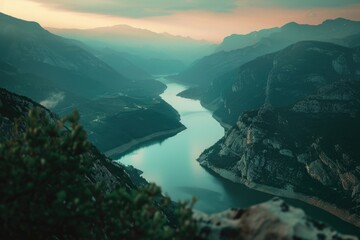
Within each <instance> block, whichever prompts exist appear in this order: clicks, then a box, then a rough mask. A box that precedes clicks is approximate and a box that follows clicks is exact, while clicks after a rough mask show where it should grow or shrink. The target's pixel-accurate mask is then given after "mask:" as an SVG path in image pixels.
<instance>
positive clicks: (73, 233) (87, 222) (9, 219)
mask: <svg viewBox="0 0 360 240" xmlns="http://www.w3.org/2000/svg"><path fill="white" fill-rule="evenodd" d="M78 118H79V117H78V115H77V114H74V115H73V116H71V117H67V118H64V119H62V120H61V121H58V122H52V121H50V120H49V119H47V118H46V117H44V116H42V115H41V114H40V113H39V111H36V110H33V111H31V112H30V113H29V117H28V118H27V119H25V120H23V121H19V123H18V124H17V126H16V127H15V129H14V134H13V138H12V139H10V140H5V141H1V142H0V191H1V192H0V217H1V219H0V221H1V226H0V238H1V239H186V238H187V239H192V238H194V236H195V230H196V225H195V223H194V221H193V220H192V218H191V209H190V208H188V207H187V204H185V203H183V204H179V206H178V208H177V209H176V210H175V213H177V214H176V216H177V221H178V223H177V226H176V227H170V226H169V225H168V219H167V217H166V216H165V215H164V214H163V212H162V211H161V210H159V209H160V208H159V205H160V203H159V202H163V203H164V204H165V205H166V204H168V203H169V200H168V199H167V198H162V197H159V196H161V195H160V194H161V191H160V188H159V187H157V186H156V185H154V184H150V185H149V186H147V187H146V188H143V189H134V190H130V191H129V190H125V189H122V188H121V186H119V187H118V188H117V189H116V190H115V191H112V192H111V193H106V191H105V190H104V188H103V186H102V185H101V183H97V184H92V183H91V182H90V181H89V180H88V179H87V177H86V176H87V175H89V174H90V172H91V166H92V164H93V163H92V162H91V160H89V159H87V158H86V157H85V154H84V153H86V151H88V150H89V146H90V145H89V143H88V141H87V137H86V133H85V131H84V130H83V129H82V128H81V127H80V126H79V125H78ZM64 126H68V129H69V130H65V129H66V128H65V127H64ZM160 200H161V201H160Z"/></svg>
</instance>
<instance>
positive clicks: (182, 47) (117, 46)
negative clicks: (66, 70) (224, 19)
mask: <svg viewBox="0 0 360 240" xmlns="http://www.w3.org/2000/svg"><path fill="white" fill-rule="evenodd" d="M48 30H49V31H51V32H53V33H55V34H58V35H61V36H64V37H68V38H74V39H77V40H80V41H82V42H85V43H86V44H88V45H90V46H92V47H94V48H98V49H99V48H100V49H101V48H104V47H108V48H111V49H114V50H116V51H119V52H127V53H131V54H135V55H138V56H140V57H142V58H146V59H163V60H168V59H172V60H180V61H181V62H184V63H185V64H188V63H190V62H192V61H193V60H194V59H197V58H200V57H202V56H204V55H207V54H209V53H211V52H212V51H213V49H214V44H213V43H210V42H207V41H199V40H194V39H191V38H189V37H181V36H174V35H171V34H168V33H155V32H151V31H149V30H146V29H139V28H134V27H131V26H127V25H116V26H112V27H101V28H94V29H84V30H83V29H54V28H48Z"/></svg>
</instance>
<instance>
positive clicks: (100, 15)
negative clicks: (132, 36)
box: [0, 0, 360, 42]
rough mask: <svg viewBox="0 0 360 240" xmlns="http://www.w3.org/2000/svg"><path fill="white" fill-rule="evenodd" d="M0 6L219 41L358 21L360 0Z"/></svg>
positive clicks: (1, 0) (78, 23)
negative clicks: (291, 26)
mask: <svg viewBox="0 0 360 240" xmlns="http://www.w3.org/2000/svg"><path fill="white" fill-rule="evenodd" d="M0 11H1V12H3V13H5V14H8V15H11V16H14V17H18V18H21V19H25V20H32V21H36V22H39V23H40V24H41V25H42V26H44V27H55V28H94V27H101V26H112V25H118V24H126V25H130V26H133V27H137V28H146V29H149V30H151V31H154V32H168V33H171V34H175V35H182V36H190V37H192V38H195V39H205V40H209V41H212V42H220V41H221V40H222V39H223V38H224V37H225V36H227V35H230V34H233V33H240V34H244V33H248V32H251V31H255V30H259V29H263V28H269V27H274V26H282V25H283V24H285V23H287V22H291V21H295V22H298V23H309V24H319V23H321V22H322V21H323V20H325V19H333V18H337V17H343V18H348V19H352V20H360V0H299V1H297V0H0Z"/></svg>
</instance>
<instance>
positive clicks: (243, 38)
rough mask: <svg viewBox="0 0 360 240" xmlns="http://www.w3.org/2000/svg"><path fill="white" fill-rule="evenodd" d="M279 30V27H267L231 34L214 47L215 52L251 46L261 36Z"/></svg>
mask: <svg viewBox="0 0 360 240" xmlns="http://www.w3.org/2000/svg"><path fill="white" fill-rule="evenodd" d="M279 31H280V29H279V28H269V29H263V30H260V31H254V32H251V33H248V34H232V35H230V36H227V37H225V38H224V40H223V42H222V43H221V44H220V45H219V46H218V47H217V48H216V52H221V51H225V52H228V51H232V50H236V49H239V48H244V47H248V46H252V45H254V44H256V43H258V42H259V41H260V40H261V39H262V38H264V37H269V36H270V35H271V34H272V33H275V32H279Z"/></svg>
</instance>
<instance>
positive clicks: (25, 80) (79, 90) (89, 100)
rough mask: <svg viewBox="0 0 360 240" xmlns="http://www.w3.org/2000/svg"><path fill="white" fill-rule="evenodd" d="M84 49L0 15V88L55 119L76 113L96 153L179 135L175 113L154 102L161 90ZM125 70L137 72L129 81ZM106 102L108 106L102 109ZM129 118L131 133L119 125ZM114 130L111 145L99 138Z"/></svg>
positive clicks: (148, 79) (146, 77)
mask: <svg viewBox="0 0 360 240" xmlns="http://www.w3.org/2000/svg"><path fill="white" fill-rule="evenodd" d="M88 49H89V47H88V46H86V45H84V44H83V43H81V42H78V41H75V40H70V39H66V38H63V37H60V36H57V35H54V34H52V33H50V32H48V31H47V30H45V29H43V28H42V27H41V26H40V25H39V24H38V23H35V22H28V21H23V20H20V19H16V18H13V17H11V16H8V15H5V14H2V13H1V14H0V76H1V82H0V87H4V88H6V89H8V90H10V91H14V92H16V93H18V94H21V95H24V96H27V97H30V98H32V99H34V100H35V101H37V102H40V103H41V104H43V105H44V106H46V107H48V108H51V109H53V110H54V111H55V112H56V113H58V114H59V115H64V114H69V113H70V112H71V111H73V109H78V110H79V111H80V114H81V115H82V119H81V122H82V123H83V124H84V125H85V127H86V129H87V130H88V131H89V132H90V133H91V134H90V135H89V137H90V140H91V141H93V142H96V143H97V144H98V146H99V147H100V149H101V150H102V151H108V150H111V149H112V148H115V147H118V146H121V145H123V144H125V143H128V142H129V141H135V140H136V139H142V138H144V137H145V136H148V135H151V134H153V133H158V135H159V136H168V135H169V134H170V135H172V134H175V133H177V132H178V131H181V130H183V129H184V127H183V125H182V124H181V123H180V122H179V117H178V114H177V113H176V111H175V110H174V109H173V108H172V107H171V106H170V105H168V104H166V103H165V102H164V101H163V100H162V99H161V98H160V97H159V94H160V93H162V92H163V91H164V89H165V85H164V84H162V83H160V82H158V81H155V80H153V79H152V77H151V76H150V75H149V74H148V73H146V72H145V71H144V70H139V69H140V68H138V67H136V66H134V65H132V64H131V63H129V62H126V61H124V62H119V61H117V62H116V63H117V65H113V66H110V65H109V64H107V63H105V62H104V61H102V60H101V59H99V58H98V57H97V56H95V55H94V54H93V53H92V52H90V51H89V50H88ZM115 54H116V53H115ZM109 56H110V55H109ZM109 62H111V61H110V60H109ZM125 66H126V67H125ZM130 70H131V71H137V72H136V73H134V74H133V75H131V74H130V73H129V71H130ZM123 71H124V73H125V74H124V75H127V77H125V76H124V75H123V74H122V72H123ZM141 74H142V75H141ZM132 76H133V77H134V78H129V77H132ZM109 99H110V101H111V104H107V105H106V104H105V103H109ZM145 109H146V111H144V110H145ZM158 109H161V110H162V111H159V110H158ZM144 112H146V113H148V114H147V115H144ZM159 112H161V113H159ZM143 115H144V116H143ZM129 116H132V118H133V120H132V121H131V124H132V125H131V126H132V127H130V126H128V125H122V124H120V123H121V122H122V121H123V120H124V119H128V117H129ZM144 121H145V122H146V129H142V130H141V131H140V129H139V128H138V127H137V126H139V125H143V124H144ZM159 122H166V123H167V124H159ZM115 127H117V128H118V129H119V132H118V134H113V138H112V139H111V140H109V139H104V138H103V137H102V136H106V134H103V132H111V129H114V128H115ZM124 131H125V132H127V133H128V134H127V135H126V134H122V132H124ZM135 142H136V143H137V144H140V142H141V141H140V142H139V141H135ZM117 153H119V152H117Z"/></svg>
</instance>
